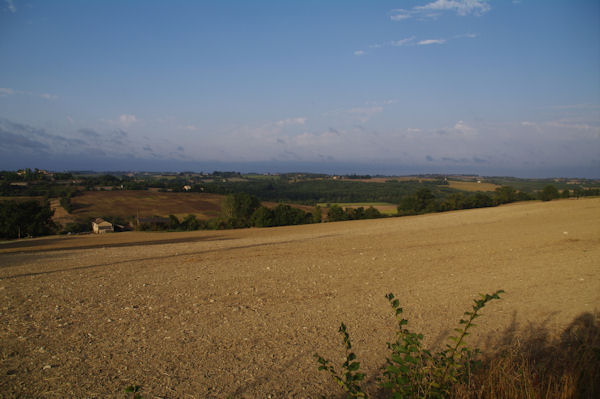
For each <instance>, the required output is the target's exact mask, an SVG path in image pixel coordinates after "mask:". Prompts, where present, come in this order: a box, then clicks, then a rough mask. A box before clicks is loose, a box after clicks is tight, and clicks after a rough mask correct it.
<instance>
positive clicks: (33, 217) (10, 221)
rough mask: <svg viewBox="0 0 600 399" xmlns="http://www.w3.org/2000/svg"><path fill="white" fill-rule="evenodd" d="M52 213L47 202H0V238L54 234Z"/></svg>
mask: <svg viewBox="0 0 600 399" xmlns="http://www.w3.org/2000/svg"><path fill="white" fill-rule="evenodd" d="M53 214H54V211H52V210H51V209H50V203H49V202H48V201H44V202H41V203H40V202H39V201H23V202H17V201H0V237H1V238H21V237H37V236H43V235H48V234H54V233H56V231H57V230H58V226H57V225H56V224H55V223H54V222H53V221H52V215H53Z"/></svg>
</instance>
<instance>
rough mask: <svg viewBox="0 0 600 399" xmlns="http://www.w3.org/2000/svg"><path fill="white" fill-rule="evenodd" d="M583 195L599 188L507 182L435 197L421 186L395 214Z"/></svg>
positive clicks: (444, 210)
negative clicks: (526, 186) (529, 187)
mask: <svg viewBox="0 0 600 399" xmlns="http://www.w3.org/2000/svg"><path fill="white" fill-rule="evenodd" d="M584 195H600V189H591V190H583V189H580V190H575V191H574V192H573V194H571V191H570V190H568V189H565V190H563V191H562V193H561V192H559V191H558V189H557V188H556V187H554V186H553V185H546V186H545V187H544V188H543V189H542V190H541V191H539V192H537V193H526V192H523V191H517V190H516V189H515V188H514V187H511V186H502V187H498V188H497V189H496V190H495V191H494V192H493V193H492V194H488V193H483V192H476V193H473V194H466V193H462V192H458V193H451V194H449V195H446V196H445V197H441V198H440V197H437V196H436V195H435V194H434V193H433V192H432V191H431V190H429V189H427V188H423V189H420V190H418V191H417V192H415V193H414V194H411V195H408V196H405V197H403V198H402V200H401V201H400V205H398V215H399V216H403V215H416V214H421V213H430V212H446V211H454V210H460V209H473V208H486V207H491V206H497V205H502V204H508V203H511V202H516V201H531V200H541V201H551V200H553V199H557V198H570V197H572V196H573V197H577V198H579V197H582V196H584Z"/></svg>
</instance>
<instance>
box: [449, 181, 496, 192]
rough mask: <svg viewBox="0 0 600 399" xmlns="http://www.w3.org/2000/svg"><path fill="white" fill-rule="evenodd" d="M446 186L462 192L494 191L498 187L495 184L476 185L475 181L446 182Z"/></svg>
mask: <svg viewBox="0 0 600 399" xmlns="http://www.w3.org/2000/svg"><path fill="white" fill-rule="evenodd" d="M448 184H449V185H450V188H454V189H457V190H464V191H494V190H496V189H497V188H498V187H500V186H499V185H497V184H492V183H483V182H482V183H477V182H476V181H458V180H448Z"/></svg>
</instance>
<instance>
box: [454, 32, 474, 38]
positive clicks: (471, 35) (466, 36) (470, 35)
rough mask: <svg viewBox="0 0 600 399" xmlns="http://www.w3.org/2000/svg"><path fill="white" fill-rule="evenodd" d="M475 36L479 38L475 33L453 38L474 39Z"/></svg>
mask: <svg viewBox="0 0 600 399" xmlns="http://www.w3.org/2000/svg"><path fill="white" fill-rule="evenodd" d="M477 36H479V35H478V34H477V33H464V34H462V35H456V36H454V39H463V38H467V39H475V38H476V37H477Z"/></svg>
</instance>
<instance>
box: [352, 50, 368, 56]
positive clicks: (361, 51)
mask: <svg viewBox="0 0 600 399" xmlns="http://www.w3.org/2000/svg"><path fill="white" fill-rule="evenodd" d="M354 55H358V56H361V55H365V52H364V51H363V50H356V51H355V52H354Z"/></svg>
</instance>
